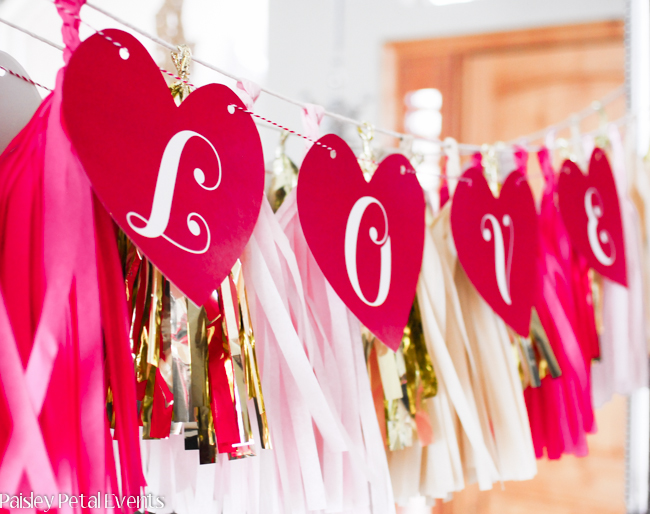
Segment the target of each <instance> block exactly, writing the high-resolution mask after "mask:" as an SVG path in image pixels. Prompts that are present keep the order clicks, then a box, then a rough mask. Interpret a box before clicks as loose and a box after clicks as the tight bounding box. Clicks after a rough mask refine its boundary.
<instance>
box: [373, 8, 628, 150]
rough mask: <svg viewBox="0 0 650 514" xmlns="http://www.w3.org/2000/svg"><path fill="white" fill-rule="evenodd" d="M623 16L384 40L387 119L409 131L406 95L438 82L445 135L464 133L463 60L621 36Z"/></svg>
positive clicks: (623, 32) (384, 102)
mask: <svg viewBox="0 0 650 514" xmlns="http://www.w3.org/2000/svg"><path fill="white" fill-rule="evenodd" d="M624 34H625V25H624V23H623V21H621V20H611V21H601V22H595V23H583V24H574V25H561V26H552V27H543V28H533V29H525V30H514V31H507V32H493V33H487V34H475V35H469V36H459V37H446V38H435V39H420V40H412V41H394V42H389V43H386V44H385V45H384V49H383V66H382V68H383V73H382V83H383V91H382V100H383V102H382V105H383V110H382V118H383V119H382V121H383V124H384V125H385V126H388V127H392V128H393V129H394V130H399V131H401V132H403V131H404V115H405V113H406V106H405V105H404V101H403V99H404V96H405V95H406V93H407V92H409V91H413V90H415V89H420V88H426V87H435V88H437V89H439V90H440V92H441V93H442V98H443V104H442V109H441V113H442V120H443V122H442V123H443V124H442V136H443V137H446V136H452V137H455V138H458V137H459V136H460V129H461V127H460V125H461V119H462V113H461V98H460V95H461V92H462V71H463V61H464V60H465V59H466V58H467V57H470V56H473V55H477V54H481V53H493V52H498V51H504V52H516V51H522V50H524V51H529V50H532V49H544V48H551V47H553V46H571V45H575V46H581V45H592V44H594V43H599V42H602V43H611V42H612V41H622V40H623V38H624Z"/></svg>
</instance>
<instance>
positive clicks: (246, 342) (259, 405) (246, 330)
mask: <svg viewBox="0 0 650 514" xmlns="http://www.w3.org/2000/svg"><path fill="white" fill-rule="evenodd" d="M237 295H238V298H239V312H240V317H241V321H242V323H241V329H240V334H239V337H240V340H241V346H242V349H243V353H244V366H245V371H246V386H247V389H248V398H249V399H252V400H253V401H254V402H255V408H256V414H257V425H258V427H259V431H260V443H261V446H262V448H264V449H265V450H271V449H272V445H271V433H270V430H269V424H268V420H267V417H266V406H265V404H264V394H263V392H262V380H261V379H260V372H259V366H258V365H257V353H256V351H255V334H253V324H252V322H251V314H250V310H249V308H248V295H247V293H246V287H245V284H244V274H243V273H241V271H240V272H239V277H238V278H237Z"/></svg>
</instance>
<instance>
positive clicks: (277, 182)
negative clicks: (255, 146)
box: [268, 130, 298, 212]
mask: <svg viewBox="0 0 650 514" xmlns="http://www.w3.org/2000/svg"><path fill="white" fill-rule="evenodd" d="M288 136H289V132H288V131H286V130H283V131H282V132H281V133H280V143H279V144H278V147H277V149H276V150H275V159H273V163H272V164H271V171H272V173H273V175H272V178H271V185H270V187H269V194H268V199H269V203H270V204H271V207H272V208H273V212H275V211H277V210H278V209H279V208H280V205H282V202H284V199H285V198H286V197H287V195H288V194H289V193H290V192H291V191H293V189H294V188H295V187H296V185H298V167H297V166H296V165H295V164H294V163H293V162H292V161H291V159H289V157H288V156H287V154H286V149H285V143H286V141H287V137H288Z"/></svg>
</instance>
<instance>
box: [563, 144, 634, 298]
mask: <svg viewBox="0 0 650 514" xmlns="http://www.w3.org/2000/svg"><path fill="white" fill-rule="evenodd" d="M558 196H559V204H560V214H561V215H562V221H564V224H565V226H566V228H567V231H568V232H569V236H570V237H571V242H572V243H573V245H574V246H575V248H576V250H577V251H578V252H579V253H580V254H581V255H582V256H583V257H584V258H585V259H587V262H588V263H589V266H590V267H592V268H593V269H594V270H596V271H597V272H598V273H600V274H601V275H602V276H604V277H607V278H609V279H610V280H613V281H614V282H618V283H619V284H621V285H623V286H627V268H626V265H625V240H624V236H623V223H622V221H621V208H620V204H619V201H618V193H617V190H616V182H615V181H614V176H613V175H612V169H611V167H610V165H609V162H608V160H607V156H606V155H605V152H603V150H601V149H600V148H596V149H595V150H594V151H593V153H592V154H591V160H590V162H589V174H588V175H585V174H584V173H582V171H580V168H578V166H577V165H576V163H574V162H573V161H568V160H567V161H565V163H564V164H563V165H562V172H561V173H560V178H559V180H558Z"/></svg>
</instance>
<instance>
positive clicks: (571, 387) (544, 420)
mask: <svg viewBox="0 0 650 514" xmlns="http://www.w3.org/2000/svg"><path fill="white" fill-rule="evenodd" d="M538 157H539V162H540V166H541V169H542V173H543V175H544V179H545V182H546V186H545V189H544V193H543V197H542V201H541V206H540V213H539V222H540V224H539V226H540V251H539V257H538V259H539V273H540V285H539V287H538V294H537V300H536V302H535V308H536V309H537V312H538V314H539V318H540V321H541V322H542V326H543V327H544V330H545V331H546V334H547V336H548V339H549V342H550V344H551V346H552V348H553V351H554V352H555V356H556V358H557V360H558V363H559V365H560V369H561V370H562V375H561V376H560V377H558V378H552V377H551V376H550V374H549V375H547V376H546V377H545V378H544V379H543V380H542V385H541V387H539V388H536V389H534V388H530V387H529V388H528V389H526V391H525V398H526V406H527V407H528V416H529V419H530V424H531V432H532V435H533V444H534V446H535V454H536V455H537V458H541V457H542V456H543V454H544V448H546V453H547V455H548V458H549V459H559V458H560V457H561V456H562V455H563V454H573V455H576V456H585V455H587V453H588V449H587V441H586V434H587V433H592V432H594V431H595V429H596V426H595V420H594V413H593V407H592V403H591V389H590V382H591V377H590V365H591V359H592V358H594V357H595V356H596V355H595V354H594V353H595V352H596V351H597V348H598V342H597V334H596V328H595V323H594V317H593V305H592V304H591V288H590V284H589V279H588V276H587V271H588V269H587V266H586V263H585V262H584V260H583V259H582V258H581V257H579V256H578V255H577V254H575V251H574V250H573V249H572V247H571V242H570V240H569V235H568V233H567V231H566V228H565V227H564V223H563V222H562V219H561V217H560V213H559V212H558V210H557V207H556V204H555V200H554V196H555V194H556V192H557V179H556V177H555V173H554V172H553V169H552V166H551V160H550V155H549V152H548V150H547V149H546V148H543V149H542V150H540V151H539V153H538Z"/></svg>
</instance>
